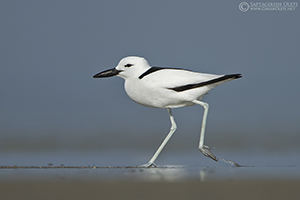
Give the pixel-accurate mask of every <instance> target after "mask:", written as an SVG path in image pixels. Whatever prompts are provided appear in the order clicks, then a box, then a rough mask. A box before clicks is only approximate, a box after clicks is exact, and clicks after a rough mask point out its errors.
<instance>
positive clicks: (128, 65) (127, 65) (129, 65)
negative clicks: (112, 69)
mask: <svg viewBox="0 0 300 200" xmlns="http://www.w3.org/2000/svg"><path fill="white" fill-rule="evenodd" d="M131 66H133V64H126V65H124V67H131Z"/></svg>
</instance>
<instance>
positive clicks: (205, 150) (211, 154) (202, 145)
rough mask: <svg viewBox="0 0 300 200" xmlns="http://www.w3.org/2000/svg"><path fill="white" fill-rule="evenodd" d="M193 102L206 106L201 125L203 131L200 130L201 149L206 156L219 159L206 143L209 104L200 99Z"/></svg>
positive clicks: (215, 159)
mask: <svg viewBox="0 0 300 200" xmlns="http://www.w3.org/2000/svg"><path fill="white" fill-rule="evenodd" d="M193 103H195V104H198V105H200V106H202V107H203V108H204V113H203V119H202V126H201V132H200V141H199V150H200V151H201V153H203V155H205V156H206V157H209V158H211V159H213V160H214V161H218V159H217V158H216V156H215V155H214V154H213V153H211V152H210V151H209V150H210V148H209V147H208V146H206V145H204V135H205V126H206V119H207V114H208V108H209V106H208V104H207V103H205V102H202V101H199V100H194V101H193Z"/></svg>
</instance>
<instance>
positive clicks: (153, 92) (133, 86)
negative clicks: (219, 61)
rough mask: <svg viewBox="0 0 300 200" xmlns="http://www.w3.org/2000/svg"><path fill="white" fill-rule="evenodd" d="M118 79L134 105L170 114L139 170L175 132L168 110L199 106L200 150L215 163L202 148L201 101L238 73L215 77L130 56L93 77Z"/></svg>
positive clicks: (150, 161) (205, 149)
mask: <svg viewBox="0 0 300 200" xmlns="http://www.w3.org/2000/svg"><path fill="white" fill-rule="evenodd" d="M111 76H119V77H121V78H123V79H124V80H125V86H124V87H125V91H126V93H127V95H128V96H129V97H130V98H131V99H132V100H133V101H135V102H137V103H139V104H141V105H143V106H147V107H153V108H166V109H167V110H168V113H169V115H170V120H171V128H170V132H169V133H168V135H167V136H166V138H165V139H164V141H163V142H162V144H161V145H160V147H159V148H158V150H157V151H156V152H155V154H154V155H153V157H152V158H151V159H150V160H149V162H148V163H146V164H144V165H141V166H142V167H151V166H155V164H154V161H155V160H156V158H157V157H158V155H159V154H160V152H161V151H162V149H163V148H164V146H165V145H166V144H167V142H168V140H169V139H170V138H171V136H172V135H173V133H174V132H175V130H176V128H177V126H176V123H175V120H174V117H173V115H172V111H171V108H178V107H184V106H193V105H196V104H197V105H200V106H202V107H203V108H204V114H203V119H202V126H201V132H200V141H199V150H200V151H201V152H202V153H203V154H204V155H205V156H207V157H209V158H211V159H213V160H215V161H218V158H216V156H215V155H214V154H212V153H211V152H210V151H209V150H210V148H209V147H208V146H206V145H204V134H205V125H206V119H207V114H208V104H207V103H205V102H202V101H200V100H201V99H202V98H203V97H204V95H206V94H207V93H208V91H209V90H211V89H213V88H214V87H216V86H218V85H220V84H223V83H225V82H227V81H231V80H234V79H238V78H241V77H242V76H241V74H229V75H215V74H207V73H198V72H194V71H190V70H186V69H180V68H166V67H151V66H150V65H149V64H148V62H147V60H146V59H145V58H142V57H137V56H129V57H125V58H123V59H122V60H121V61H120V62H119V64H118V65H117V66H116V67H115V68H113V69H108V70H105V71H103V72H100V73H98V74H96V75H94V76H93V77H94V78H105V77H111Z"/></svg>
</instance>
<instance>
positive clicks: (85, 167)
mask: <svg viewBox="0 0 300 200" xmlns="http://www.w3.org/2000/svg"><path fill="white" fill-rule="evenodd" d="M151 153H152V152H146V151H145V152H142V151H139V152H138V151H128V150H126V151H101V152H92V151H78V152H76V151H59V152H39V153H37V152H32V153H30V152H24V153H21V152H15V153H2V154H0V160H1V164H0V165H1V166H3V167H4V168H2V169H0V179H1V180H2V181H3V180H43V179H45V180H78V179H80V180H98V181H127V180H131V181H143V182H145V181H146V182H152V181H167V182H180V181H218V180H222V181H223V180H265V179H267V180H268V179H271V180H273V179H279V180H282V179H289V180H290V179H295V180H300V159H299V158H300V156H299V154H298V153H297V152H285V153H284V152H281V153H280V154H279V153H274V152H252V153H251V152H243V151H239V152H216V155H217V156H219V157H221V158H225V159H228V160H233V161H235V162H237V163H239V164H240V165H242V167H234V166H232V165H230V164H228V163H225V162H222V161H219V162H215V161H213V160H211V159H208V158H206V157H204V156H203V155H202V154H201V153H200V152H198V151H195V152H194V151H193V152H191V151H186V152H168V151H167V152H163V153H162V154H161V155H160V157H159V158H158V159H157V161H156V164H157V168H138V167H137V166H138V165H140V164H144V163H146V162H147V161H148V160H149V159H150V157H151V156H152V154H151ZM7 166H10V167H13V169H7V168H5V167H7ZM24 166H27V167H30V166H32V168H26V169H24V168H22V167H24ZM64 167H74V168H64Z"/></svg>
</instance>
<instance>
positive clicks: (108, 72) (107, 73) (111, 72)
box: [93, 68, 122, 78]
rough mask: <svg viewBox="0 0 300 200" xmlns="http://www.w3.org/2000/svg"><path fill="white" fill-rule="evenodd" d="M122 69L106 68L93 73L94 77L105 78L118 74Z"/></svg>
mask: <svg viewBox="0 0 300 200" xmlns="http://www.w3.org/2000/svg"><path fill="white" fill-rule="evenodd" d="M121 71H122V70H117V69H116V68H113V69H108V70H105V71H103V72H100V73H98V74H95V75H94V76H93V77H94V78H105V77H111V76H116V75H118V74H119V73H120V72H121Z"/></svg>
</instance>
